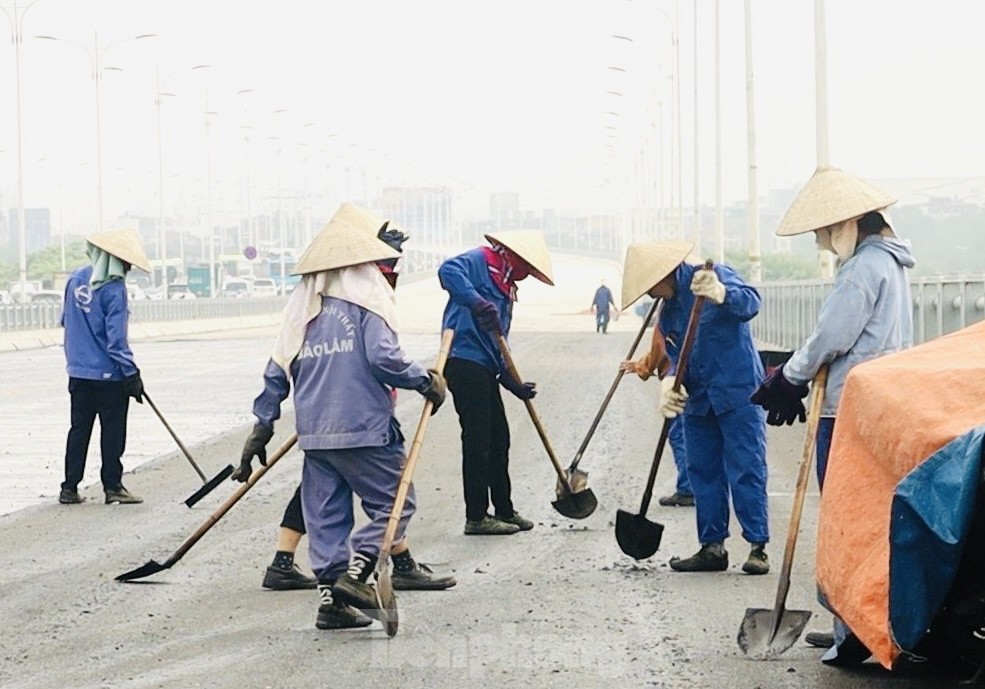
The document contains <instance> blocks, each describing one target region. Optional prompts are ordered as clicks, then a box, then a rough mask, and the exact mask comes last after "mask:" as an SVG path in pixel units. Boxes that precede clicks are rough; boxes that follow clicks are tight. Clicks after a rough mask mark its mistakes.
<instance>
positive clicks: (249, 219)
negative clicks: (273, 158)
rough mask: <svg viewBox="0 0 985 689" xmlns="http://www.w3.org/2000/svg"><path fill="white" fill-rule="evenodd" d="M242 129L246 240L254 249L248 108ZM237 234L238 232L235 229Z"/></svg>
mask: <svg viewBox="0 0 985 689" xmlns="http://www.w3.org/2000/svg"><path fill="white" fill-rule="evenodd" d="M251 93H253V89H241V90H239V91H237V92H236V95H237V96H245V95H248V94H251ZM240 129H242V130H243V145H244V154H245V156H246V190H245V191H246V241H247V242H249V245H250V246H252V247H253V248H254V249H255V248H256V246H257V237H256V234H255V225H254V224H253V207H252V205H251V203H250V200H251V199H250V186H251V183H250V133H251V132H252V131H253V127H252V126H251V125H250V111H249V108H246V107H244V108H243V124H242V125H241V126H240ZM237 235H240V232H239V231H238V230H237ZM243 244H244V242H243V239H242V237H240V241H239V250H240V251H242V250H243Z"/></svg>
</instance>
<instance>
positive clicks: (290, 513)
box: [280, 483, 307, 534]
mask: <svg viewBox="0 0 985 689" xmlns="http://www.w3.org/2000/svg"><path fill="white" fill-rule="evenodd" d="M280 525H281V526H283V527H284V528H285V529H290V530H291V531H297V532H298V533H300V534H304V533H307V530H306V529H305V528H304V514H303V513H302V512H301V484H300V483H299V484H298V487H297V488H295V489H294V495H293V496H291V501H290V502H289V503H287V508H286V509H285V510H284V517H283V519H281V521H280Z"/></svg>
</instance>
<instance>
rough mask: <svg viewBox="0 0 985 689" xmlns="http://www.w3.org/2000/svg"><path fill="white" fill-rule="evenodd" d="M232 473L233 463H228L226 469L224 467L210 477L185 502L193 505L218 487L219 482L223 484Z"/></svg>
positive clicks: (190, 505)
mask: <svg viewBox="0 0 985 689" xmlns="http://www.w3.org/2000/svg"><path fill="white" fill-rule="evenodd" d="M232 473H233V465H232V464H227V465H226V468H225V469H223V470H222V471H220V472H219V473H218V474H216V475H215V476H213V477H212V478H211V479H209V481H208V482H207V483H206V484H205V485H203V486H202V487H201V488H199V489H198V490H196V491H195V492H194V493H192V494H191V496H189V498H188V499H187V500H185V504H186V505H188V507H192V506H193V505H195V503H197V502H198V501H199V500H201V499H202V498H204V497H205V496H206V495H208V494H209V493H211V492H212V491H214V490H215V489H216V488H218V487H219V484H221V483H222V482H223V481H225V480H226V479H227V478H229V476H230V474H232Z"/></svg>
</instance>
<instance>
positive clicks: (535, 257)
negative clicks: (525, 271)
mask: <svg viewBox="0 0 985 689" xmlns="http://www.w3.org/2000/svg"><path fill="white" fill-rule="evenodd" d="M486 239H488V240H489V241H490V242H491V243H493V244H502V245H503V246H505V247H506V248H507V249H509V250H510V251H512V252H513V253H514V254H516V255H517V256H519V257H520V258H522V259H523V260H524V261H525V262H526V263H527V265H529V266H530V274H531V275H533V276H534V277H535V278H537V279H538V280H540V281H541V282H546V283H547V284H548V285H553V284H554V273H553V271H552V270H551V254H550V252H548V250H547V242H545V241H544V235H543V233H541V232H540V230H503V231H501V232H492V233H490V234H487V235H486Z"/></svg>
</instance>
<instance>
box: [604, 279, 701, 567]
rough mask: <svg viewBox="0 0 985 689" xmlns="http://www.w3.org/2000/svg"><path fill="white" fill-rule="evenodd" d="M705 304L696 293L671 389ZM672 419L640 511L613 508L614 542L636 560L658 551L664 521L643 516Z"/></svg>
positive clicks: (662, 437) (678, 379)
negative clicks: (631, 511) (614, 513)
mask: <svg viewBox="0 0 985 689" xmlns="http://www.w3.org/2000/svg"><path fill="white" fill-rule="evenodd" d="M705 268H708V269H710V268H711V261H708V262H707V263H705ZM704 304H705V298H704V297H696V298H695V300H694V306H692V307H691V316H690V317H689V319H688V322H687V332H686V333H685V334H684V344H683V345H681V354H680V356H679V357H678V360H677V375H676V376H674V388H673V389H674V392H677V391H678V390H680V388H681V383H682V382H683V381H684V373H685V372H686V371H687V360H688V359H690V358H691V348H692V347H693V346H694V337H695V335H697V333H698V321H699V320H700V318H701V309H702V307H703V306H704ZM673 421H674V420H673V419H664V423H663V428H661V429H660V440H658V441H657V449H656V451H655V452H654V453H653V462H652V463H651V464H650V475H649V477H648V478H647V480H646V489H645V490H644V491H643V502H642V503H640V511H639V514H630V513H629V512H626V511H625V510H616V542H617V543H618V544H619V548H620V549H621V550H622V551H623V552H624V553H626V554H627V555H629V556H630V557H631V558H634V559H636V560H645V559H646V558H648V557H650V556H651V555H653V554H654V553H655V552H657V548H659V547H660V537H661V536H662V535H663V532H664V526H663V524H660V523H658V522H651V521H650V520H649V519H647V518H646V511H647V509H649V507H650V498H652V497H653V484H654V482H655V481H656V480H657V469H658V468H659V467H660V458H661V457H662V456H663V453H664V446H665V445H666V444H667V437H668V436H669V435H670V424H671V423H673Z"/></svg>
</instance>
